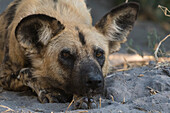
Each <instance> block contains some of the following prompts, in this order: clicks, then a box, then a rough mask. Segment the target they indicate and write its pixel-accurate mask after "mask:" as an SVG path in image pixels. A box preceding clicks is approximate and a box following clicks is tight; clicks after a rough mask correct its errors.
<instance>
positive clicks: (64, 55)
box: [61, 50, 71, 59]
mask: <svg viewBox="0 0 170 113" xmlns="http://www.w3.org/2000/svg"><path fill="white" fill-rule="evenodd" d="M61 57H62V58H64V59H68V58H70V57H71V53H70V51H69V50H63V51H61Z"/></svg>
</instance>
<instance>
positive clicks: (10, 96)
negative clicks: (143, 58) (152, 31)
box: [0, 63, 170, 113]
mask: <svg viewBox="0 0 170 113" xmlns="http://www.w3.org/2000/svg"><path fill="white" fill-rule="evenodd" d="M167 70H168V71H169V70H170V63H169V64H168V65H165V66H156V65H155V64H153V63H151V65H149V66H145V67H138V68H134V69H131V70H128V71H123V72H116V73H114V74H110V75H108V76H107V77H106V78H105V83H106V93H105V96H104V97H102V105H101V108H98V109H93V110H88V112H91V113H98V112H102V113H109V112H110V113H123V112H124V113H130V112H131V113H145V112H153V113H159V112H161V113H168V112H169V111H170V78H169V77H170V75H169V73H167V72H168V71H167ZM112 99H114V101H112ZM0 105H3V106H6V107H9V108H10V109H11V111H12V110H14V111H15V112H24V113H25V112H44V113H50V112H65V111H66V109H67V107H68V105H69V103H53V104H49V103H47V104H41V103H40V102H39V101H38V100H37V97H36V95H33V93H32V92H31V91H30V92H12V91H3V92H2V93H0ZM72 109H73V106H71V108H70V109H69V111H67V112H68V113H73V112H80V111H84V112H86V111H87V110H73V111H71V110H72ZM5 110H7V108H4V107H2V106H0V112H3V111H5Z"/></svg>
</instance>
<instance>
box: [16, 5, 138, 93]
mask: <svg viewBox="0 0 170 113" xmlns="http://www.w3.org/2000/svg"><path fill="white" fill-rule="evenodd" d="M138 9H139V6H138V4H136V3H126V4H123V5H120V6H118V7H116V8H114V9H113V10H111V11H110V12H109V13H107V14H106V15H105V16H104V17H103V18H102V19H101V20H100V21H99V22H98V23H97V24H96V25H95V26H88V25H85V24H76V23H61V22H60V20H57V19H56V18H53V17H50V16H48V15H43V14H37V15H30V16H28V17H25V18H24V19H22V20H21V22H20V23H19V24H18V26H17V28H16V31H15V34H16V38H17V40H18V42H19V44H20V45H21V47H22V48H23V49H24V52H25V54H26V56H27V57H28V58H29V59H30V60H31V63H32V67H33V68H34V69H35V73H34V75H35V76H38V77H44V78H46V80H47V81H48V82H49V84H51V85H52V86H54V87H56V88H59V89H62V90H64V91H66V92H69V93H72V94H76V95H88V94H96V93H101V92H102V90H103V87H104V76H106V74H107V67H108V56H109V55H110V54H111V53H113V52H115V51H118V50H119V48H120V44H121V43H124V42H125V41H126V37H127V36H128V34H129V32H130V31H131V30H132V27H133V25H134V22H135V20H136V17H137V12H138Z"/></svg>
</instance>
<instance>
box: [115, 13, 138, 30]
mask: <svg viewBox="0 0 170 113" xmlns="http://www.w3.org/2000/svg"><path fill="white" fill-rule="evenodd" d="M134 20H135V17H134V15H132V14H130V13H128V14H126V15H123V16H120V17H119V18H118V19H117V20H116V24H117V25H118V26H119V27H120V28H122V29H128V28H131V27H132V26H133V24H134Z"/></svg>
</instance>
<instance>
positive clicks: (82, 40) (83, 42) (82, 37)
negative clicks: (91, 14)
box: [79, 32, 86, 45]
mask: <svg viewBox="0 0 170 113" xmlns="http://www.w3.org/2000/svg"><path fill="white" fill-rule="evenodd" d="M79 39H80V42H81V43H82V45H85V44H86V41H85V38H84V34H83V33H82V32H79Z"/></svg>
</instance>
